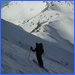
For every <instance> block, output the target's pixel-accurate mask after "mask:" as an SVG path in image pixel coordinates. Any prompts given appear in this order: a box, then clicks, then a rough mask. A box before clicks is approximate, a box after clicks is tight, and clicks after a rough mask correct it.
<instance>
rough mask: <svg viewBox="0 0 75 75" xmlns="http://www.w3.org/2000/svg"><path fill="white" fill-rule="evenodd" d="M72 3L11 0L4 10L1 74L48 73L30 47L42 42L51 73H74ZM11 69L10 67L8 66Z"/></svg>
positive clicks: (46, 62)
mask: <svg viewBox="0 0 75 75" xmlns="http://www.w3.org/2000/svg"><path fill="white" fill-rule="evenodd" d="M73 9H74V8H73V2H69V1H68V2H64V1H61V2H42V1H41V2H39V1H36V2H34V1H33V2H32V1H31V2H27V1H24V2H23V1H18V2H17V1H11V2H9V4H8V5H7V6H5V7H3V8H2V9H1V13H2V16H1V18H2V73H47V72H46V71H44V70H43V69H41V68H40V67H38V66H37V65H36V64H34V63H33V61H32V60H33V59H35V60H36V57H35V54H34V53H33V52H31V54H30V57H28V56H29V52H30V47H31V46H32V47H35V43H36V42H42V43H43V45H44V50H45V53H44V55H43V61H44V65H45V67H46V68H47V69H48V70H49V73H73V66H74V63H73V61H74V60H73V59H74V58H73V56H74V55H73V53H74V48H73V46H74V25H73V20H74V17H73V13H74V10H73ZM7 68H8V69H7Z"/></svg>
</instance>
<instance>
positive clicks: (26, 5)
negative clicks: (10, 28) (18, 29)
mask: <svg viewBox="0 0 75 75" xmlns="http://www.w3.org/2000/svg"><path fill="white" fill-rule="evenodd" d="M45 5H46V4H45V3H43V2H38V1H33V2H32V1H29V2H27V1H24V2H22V1H19V2H17V1H15V2H14V1H12V2H10V3H9V5H8V6H5V7H4V8H3V9H2V14H3V15H2V18H3V19H5V20H6V19H7V21H10V22H12V23H15V24H19V22H23V21H24V20H25V21H27V20H29V19H30V18H32V17H34V16H35V15H37V14H38V13H40V12H41V10H43V9H44V8H45ZM15 6H16V7H15ZM33 13H34V14H33Z"/></svg>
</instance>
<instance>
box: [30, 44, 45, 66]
mask: <svg viewBox="0 0 75 75" xmlns="http://www.w3.org/2000/svg"><path fill="white" fill-rule="evenodd" d="M31 50H32V51H33V52H36V57H37V61H38V64H39V66H40V67H44V65H43V60H42V54H43V53H44V49H43V44H42V43H36V48H35V49H33V48H32V47H31Z"/></svg>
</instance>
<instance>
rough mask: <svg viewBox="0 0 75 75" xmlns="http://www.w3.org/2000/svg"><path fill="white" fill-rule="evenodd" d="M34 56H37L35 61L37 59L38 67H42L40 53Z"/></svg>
mask: <svg viewBox="0 0 75 75" xmlns="http://www.w3.org/2000/svg"><path fill="white" fill-rule="evenodd" d="M36 57H37V61H38V63H39V65H40V67H43V60H42V57H41V55H38V54H37V55H36Z"/></svg>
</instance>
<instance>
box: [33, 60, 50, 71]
mask: <svg viewBox="0 0 75 75" xmlns="http://www.w3.org/2000/svg"><path fill="white" fill-rule="evenodd" d="M33 62H34V63H36V64H37V65H38V66H39V64H38V62H37V61H36V60H34V59H33ZM39 67H40V66H39ZM40 68H42V69H43V70H45V71H46V72H49V71H48V69H47V68H45V67H40Z"/></svg>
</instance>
